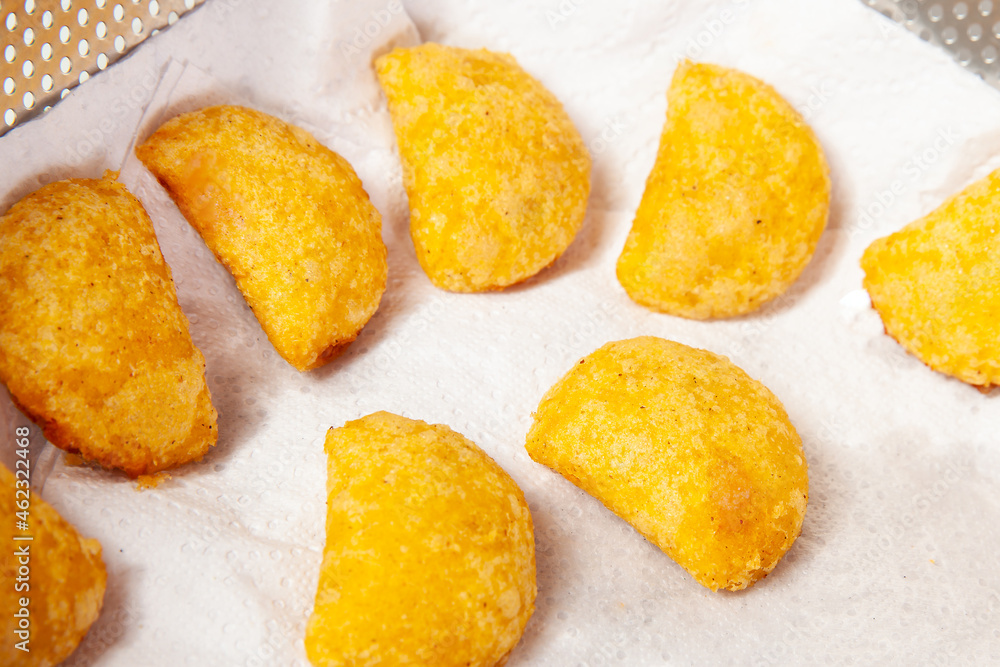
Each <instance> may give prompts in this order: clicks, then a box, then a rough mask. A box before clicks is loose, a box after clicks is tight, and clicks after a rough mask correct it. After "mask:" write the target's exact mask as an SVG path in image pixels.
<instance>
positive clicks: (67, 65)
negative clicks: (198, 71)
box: [0, 0, 205, 136]
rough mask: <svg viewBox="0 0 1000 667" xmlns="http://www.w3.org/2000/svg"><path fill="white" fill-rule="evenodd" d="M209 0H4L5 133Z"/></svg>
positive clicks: (0, 109)
mask: <svg viewBox="0 0 1000 667" xmlns="http://www.w3.org/2000/svg"><path fill="white" fill-rule="evenodd" d="M204 1H205V0H117V1H116V0H0V35H2V37H3V57H2V58H0V81H2V84H0V86H2V88H0V90H2V95H0V136H2V135H3V134H5V133H6V132H7V131H8V130H10V129H11V128H13V127H15V126H17V125H18V123H22V122H24V121H25V120H28V119H29V118H31V117H33V116H35V115H37V114H39V113H42V112H44V111H47V110H48V109H49V108H50V107H51V106H52V105H53V104H55V103H56V102H58V101H59V100H60V99H62V98H63V97H65V96H66V95H68V94H69V91H70V89H71V88H73V87H74V86H76V85H77V84H79V83H83V82H84V81H86V80H87V79H88V78H90V76H91V75H92V74H94V73H96V72H99V71H101V70H104V69H106V68H107V67H109V66H110V65H111V64H112V63H114V62H115V61H116V60H118V59H119V58H121V57H122V56H123V55H125V54H126V53H128V52H129V51H131V50H132V49H133V48H134V47H135V46H136V45H137V44H139V43H140V42H142V41H143V40H144V39H146V38H147V37H149V36H150V35H153V34H155V33H157V32H159V31H160V30H162V29H163V28H165V27H167V26H169V25H173V23H174V22H175V21H176V20H177V19H178V18H179V17H180V16H181V15H183V14H184V13H186V12H188V11H190V10H192V9H194V8H195V7H197V6H198V5H200V4H202V3H203V2H204Z"/></svg>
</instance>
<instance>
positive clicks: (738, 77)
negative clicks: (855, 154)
mask: <svg viewBox="0 0 1000 667" xmlns="http://www.w3.org/2000/svg"><path fill="white" fill-rule="evenodd" d="M667 98H668V108H667V122H666V125H665V126H664V128H663V134H662V136H661V137H660V148H659V152H658V153H657V156H656V163H655V165H654V166H653V171H652V173H650V175H649V179H648V180H647V181H646V191H645V193H644V194H643V196H642V202H641V203H640V204H639V210H638V211H637V212H636V215H635V221H634V222H633V224H632V231H631V232H630V233H629V235H628V239H627V240H626V242H625V248H624V250H623V251H622V254H621V257H620V258H619V259H618V280H619V282H621V284H622V286H623V287H625V290H626V291H627V292H628V294H629V296H630V297H632V299H633V300H635V301H636V302H638V303H640V304H642V305H644V306H647V307H649V308H651V309H653V310H658V311H661V312H664V313H670V314H672V315H679V316H681V317H688V318H692V319H706V318H713V317H732V316H735V315H741V314H744V313H748V312H750V311H752V310H755V309H757V308H758V307H760V306H761V304H763V303H765V302H766V301H768V300H769V299H773V298H774V297H776V296H778V295H779V294H781V293H782V292H784V291H785V290H786V289H787V288H788V286H789V285H791V284H792V283H793V282H794V281H795V279H796V278H797V277H798V276H799V274H800V273H801V272H802V270H803V269H804V268H805V266H806V264H808V262H809V259H810V258H811V257H812V255H813V251H814V250H815V249H816V243H817V242H818V241H819V237H820V235H821V234H822V232H823V228H824V227H825V226H826V219H827V215H828V213H829V208H830V179H829V176H828V172H829V169H828V167H827V164H826V159H825V158H824V156H823V150H822V148H821V146H820V145H819V142H818V141H817V140H816V137H815V135H814V134H813V132H812V130H811V129H810V128H809V126H808V125H806V123H805V121H804V120H803V119H802V117H801V116H800V115H799V114H798V113H797V112H796V111H795V110H794V109H793V108H792V107H791V106H790V105H789V104H788V103H787V102H785V100H784V99H782V98H781V96H779V95H778V93H777V92H775V90H774V89H773V88H771V87H770V86H768V85H767V84H765V83H763V82H762V81H759V80H757V79H755V78H753V77H751V76H748V75H746V74H743V73H742V72H738V71H736V70H731V69H726V68H724V67H718V66H716V65H703V64H699V65H694V64H692V63H690V62H687V61H685V62H683V63H681V64H680V65H679V66H678V68H677V71H676V73H675V74H674V78H673V81H672V82H671V84H670V90H669V92H668V93H667Z"/></svg>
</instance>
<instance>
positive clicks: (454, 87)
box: [376, 44, 590, 292]
mask: <svg viewBox="0 0 1000 667" xmlns="http://www.w3.org/2000/svg"><path fill="white" fill-rule="evenodd" d="M376 70H377V73H378V78H379V82H380V83H381V84H382V88H383V89H384V90H385V93H386V97H387V98H388V100H389V111H390V112H391V114H392V123H393V126H394V127H395V130H396V140H397V143H398V144H399V153H400V157H401V159H402V163H403V184H404V185H405V186H406V193H407V195H408V196H409V200H410V233H411V236H412V237H413V244H414V246H415V247H416V251H417V259H418V260H419V262H420V265H421V266H422V267H423V269H424V271H425V272H426V273H427V276H428V277H429V278H430V279H431V282H432V283H434V284H435V285H437V286H438V287H440V288H442V289H446V290H451V291H455V292H481V291H485V290H497V289H503V288H504V287H507V286H509V285H513V284H514V283H518V282H521V281H522V280H525V279H527V278H530V277H531V276H533V275H535V274H536V273H538V272H539V271H541V270H542V269H544V268H545V267H547V266H549V265H550V264H552V263H553V262H554V261H555V260H556V259H557V258H558V257H559V256H560V255H561V254H562V253H563V251H564V250H565V249H566V247H567V246H569V244H570V242H571V241H572V240H573V237H574V236H575V235H576V233H577V231H579V229H580V227H581V225H582V224H583V218H584V214H585V212H586V208H587V197H588V195H589V192H590V155H589V154H588V153H587V149H586V147H585V146H584V144H583V140H582V139H581V138H580V133H579V132H578V131H577V130H576V127H575V126H574V125H573V122H572V121H571V120H570V118H569V116H568V115H567V114H566V112H565V111H564V110H563V107H562V105H561V104H560V103H559V100H557V99H556V98H555V96H554V95H553V94H552V93H550V92H549V91H548V90H547V89H546V88H545V87H544V86H543V85H542V84H541V83H539V82H538V81H537V80H536V79H534V78H533V77H532V76H531V75H529V74H528V73H527V72H525V71H524V70H523V69H521V67H520V66H519V65H518V64H517V61H515V60H514V58H513V57H512V56H510V55H507V54H500V53H491V52H490V51H487V50H485V49H480V50H478V51H470V50H467V49H460V48H456V47H449V46H441V45H438V44H423V45H421V46H417V47H412V48H398V49H395V50H393V51H392V52H391V53H389V54H387V55H384V56H382V57H381V58H379V59H378V60H377V61H376Z"/></svg>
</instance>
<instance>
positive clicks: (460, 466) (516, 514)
mask: <svg viewBox="0 0 1000 667" xmlns="http://www.w3.org/2000/svg"><path fill="white" fill-rule="evenodd" d="M326 452H327V456H328V460H329V465H328V478H327V521H326V534H327V537H326V547H325V549H324V552H323V564H322V567H321V571H320V578H319V588H318V591H317V593H316V604H315V608H314V610H313V613H312V616H311V618H310V619H309V624H308V626H307V629H306V640H305V643H306V651H307V653H308V655H309V659H310V660H311V661H312V663H313V664H314V665H317V666H321V667H328V666H332V665H376V664H379V665H398V664H412V665H441V666H448V665H455V666H458V665H463V666H464V665H494V664H503V662H504V661H505V660H506V657H507V655H508V654H509V652H510V651H511V649H513V648H514V646H515V645H516V644H517V642H518V639H519V638H520V636H521V633H522V632H523V631H524V626H525V624H526V623H527V621H528V617H529V616H531V612H532V611H533V609H534V600H535V592H536V589H535V546H534V536H533V533H532V522H531V515H530V513H529V512H528V505H527V503H526V502H525V500H524V495H523V494H522V493H521V490H520V489H519V488H518V486H517V484H516V483H515V482H514V481H513V480H512V479H511V478H510V477H509V476H508V475H507V473H506V472H504V471H503V469H502V468H500V466H498V465H497V464H496V463H494V462H493V460H492V459H490V457H489V456H487V455H486V454H485V453H484V452H483V451H482V450H481V449H479V448H478V447H477V446H476V445H475V444H473V443H472V442H470V441H469V440H467V439H466V438H464V437H463V436H461V435H460V434H458V433H455V432H454V431H452V430H451V429H449V428H448V427H447V426H440V425H433V426H432V425H428V424H425V423H424V422H421V421H414V420H411V419H406V418H404V417H399V416H396V415H393V414H389V413H386V412H379V413H375V414H372V415H369V416H367V417H365V418H363V419H359V420H357V421H352V422H348V423H347V424H346V425H344V426H343V427H341V428H336V429H330V431H329V433H328V434H327V438H326Z"/></svg>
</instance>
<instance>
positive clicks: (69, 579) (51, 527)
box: [0, 464, 108, 667]
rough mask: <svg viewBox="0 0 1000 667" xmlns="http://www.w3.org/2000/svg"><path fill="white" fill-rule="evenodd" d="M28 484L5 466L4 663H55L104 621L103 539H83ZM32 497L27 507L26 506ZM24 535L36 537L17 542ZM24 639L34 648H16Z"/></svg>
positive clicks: (0, 660)
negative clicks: (21, 524) (23, 524)
mask: <svg viewBox="0 0 1000 667" xmlns="http://www.w3.org/2000/svg"><path fill="white" fill-rule="evenodd" d="M18 481H20V484H18ZM26 486H27V484H26V482H25V481H24V480H23V479H20V480H18V479H15V476H14V474H12V473H11V471H10V470H8V469H7V467H6V466H4V465H2V464H0V512H2V516H3V526H4V529H3V530H0V536H2V539H3V545H4V547H3V549H2V550H0V588H2V590H0V632H2V633H3V641H2V642H0V664H3V665H19V666H20V667H49V666H50V665H58V664H59V663H61V662H62V661H63V660H65V659H66V658H67V657H69V655H70V654H71V653H72V652H73V651H74V650H75V649H76V647H77V645H79V643H80V641H81V640H82V639H83V637H84V635H86V634H87V630H88V629H90V626H91V624H92V623H93V622H94V621H95V620H97V616H98V615H99V614H100V612H101V604H102V603H103V602H104V589H105V586H106V584H107V580H108V575H107V572H106V571H105V569H104V562H103V561H102V560H101V545H100V543H99V542H98V541H97V540H93V539H85V538H82V537H80V535H79V533H77V532H76V529H74V528H73V526H72V525H70V523H69V522H68V521H66V520H65V519H63V518H62V517H61V516H59V514H58V513H57V512H56V511H55V510H54V509H52V507H51V506H50V505H49V504H48V503H46V502H45V501H44V500H42V499H41V497H39V496H36V495H34V493H32V492H30V490H27V491H26V490H25V488H24V487H26ZM29 494H30V495H29ZM25 501H27V503H28V507H29V509H27V510H23V509H21V507H23V506H24V503H25ZM19 503H21V505H20V506H19ZM18 512H24V513H26V517H27V523H28V526H29V527H28V530H26V531H25V530H17V529H16V524H15V521H16V520H17V519H16V516H20V515H16V514H15V513H18ZM24 536H31V537H32V539H31V540H30V541H18V540H15V539H14V538H15V537H24ZM22 568H26V569H22ZM25 601H26V602H27V603H28V604H27V609H28V611H27V623H28V627H27V631H28V635H27V637H25V635H23V634H21V635H19V634H18V633H19V632H23V631H24V628H23V625H22V624H23V623H24V621H23V617H24V614H25V612H23V611H22V608H23V606H24V605H22V604H21V603H22V602H25ZM25 638H27V639H28V643H27V644H22V646H24V647H25V648H29V649H30V651H28V652H25V651H22V650H19V649H18V648H17V645H18V644H20V643H21V642H23V641H24V640H25Z"/></svg>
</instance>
